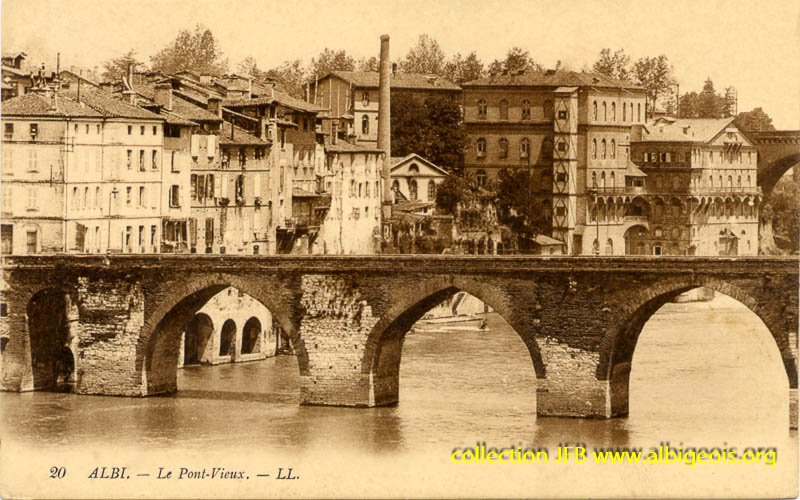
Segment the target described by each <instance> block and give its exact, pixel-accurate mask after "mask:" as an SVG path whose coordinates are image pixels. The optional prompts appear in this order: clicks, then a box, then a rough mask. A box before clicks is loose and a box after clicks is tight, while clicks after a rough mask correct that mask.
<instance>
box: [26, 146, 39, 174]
mask: <svg viewBox="0 0 800 500" xmlns="http://www.w3.org/2000/svg"><path fill="white" fill-rule="evenodd" d="M38 170H39V158H38V151H37V150H36V149H35V148H31V149H29V150H28V172H37V171H38Z"/></svg>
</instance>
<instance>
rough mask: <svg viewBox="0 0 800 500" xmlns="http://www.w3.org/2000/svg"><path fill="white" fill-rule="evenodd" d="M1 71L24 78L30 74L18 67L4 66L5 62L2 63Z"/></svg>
mask: <svg viewBox="0 0 800 500" xmlns="http://www.w3.org/2000/svg"><path fill="white" fill-rule="evenodd" d="M3 71H5V72H8V73H11V74H13V75H16V76H22V77H25V78H30V76H31V74H30V72H26V71H22V70H21V69H19V68H12V67H11V66H6V65H5V64H3Z"/></svg>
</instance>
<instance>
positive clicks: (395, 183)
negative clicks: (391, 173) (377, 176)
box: [392, 179, 400, 193]
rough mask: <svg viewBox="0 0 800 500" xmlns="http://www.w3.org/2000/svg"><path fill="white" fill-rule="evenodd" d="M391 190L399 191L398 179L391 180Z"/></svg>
mask: <svg viewBox="0 0 800 500" xmlns="http://www.w3.org/2000/svg"><path fill="white" fill-rule="evenodd" d="M392 191H394V192H395V193H396V192H398V191H400V181H398V180H397V179H395V180H393V181H392Z"/></svg>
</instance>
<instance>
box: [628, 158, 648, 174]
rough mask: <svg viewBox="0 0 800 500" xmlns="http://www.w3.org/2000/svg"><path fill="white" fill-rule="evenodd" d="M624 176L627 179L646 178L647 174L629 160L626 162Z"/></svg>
mask: <svg viewBox="0 0 800 500" xmlns="http://www.w3.org/2000/svg"><path fill="white" fill-rule="evenodd" d="M625 175H626V176H627V177H647V174H646V173H644V171H642V169H641V168H639V167H637V166H636V164H635V163H633V162H632V161H630V160H628V167H627V168H626V169H625Z"/></svg>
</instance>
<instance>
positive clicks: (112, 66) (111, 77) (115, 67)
mask: <svg viewBox="0 0 800 500" xmlns="http://www.w3.org/2000/svg"><path fill="white" fill-rule="evenodd" d="M130 67H132V68H133V71H134V72H136V71H143V70H144V69H145V66H144V63H143V62H141V61H139V59H138V58H137V57H136V51H135V50H132V49H131V50H129V51H128V52H127V53H125V54H123V55H121V56H119V57H115V58H113V59H110V60H108V61H106V62H104V63H103V75H102V76H103V79H104V80H105V81H107V82H116V81H120V80H122V77H123V76H127V75H128V68H130Z"/></svg>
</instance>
